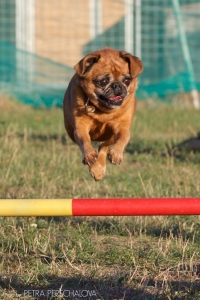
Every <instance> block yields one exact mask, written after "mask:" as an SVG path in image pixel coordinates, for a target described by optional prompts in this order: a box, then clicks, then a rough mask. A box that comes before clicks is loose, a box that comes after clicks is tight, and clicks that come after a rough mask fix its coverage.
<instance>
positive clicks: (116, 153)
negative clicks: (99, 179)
mask: <svg viewBox="0 0 200 300" xmlns="http://www.w3.org/2000/svg"><path fill="white" fill-rule="evenodd" d="M129 140H130V132H129V130H127V128H121V129H120V131H118V132H117V133H116V134H115V143H114V145H113V147H112V148H111V149H110V151H109V152H108V159H109V161H110V162H111V163H112V164H114V165H120V164H121V162H122V160H123V152H124V148H125V147H126V145H127V144H128V142H129Z"/></svg>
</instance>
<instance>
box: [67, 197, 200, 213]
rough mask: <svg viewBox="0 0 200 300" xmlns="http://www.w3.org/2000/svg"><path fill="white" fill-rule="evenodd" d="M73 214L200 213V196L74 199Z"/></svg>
mask: <svg viewBox="0 0 200 300" xmlns="http://www.w3.org/2000/svg"><path fill="white" fill-rule="evenodd" d="M72 215H73V216H152V215H154V216H156V215H200V198H137V199H136V198H121V199H120V198H108V199H100V198H96V199H95V198H94V199H87V198H83V199H73V200H72Z"/></svg>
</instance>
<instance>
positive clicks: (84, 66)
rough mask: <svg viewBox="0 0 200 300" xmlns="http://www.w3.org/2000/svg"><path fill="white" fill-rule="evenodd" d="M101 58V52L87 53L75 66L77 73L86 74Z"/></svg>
mask: <svg viewBox="0 0 200 300" xmlns="http://www.w3.org/2000/svg"><path fill="white" fill-rule="evenodd" d="M99 58H100V54H98V53H91V54H88V55H86V56H85V57H84V58H83V59H81V60H80V61H79V63H78V64H76V65H75V66H74V69H75V71H76V73H77V74H78V75H79V76H84V75H85V74H86V73H87V72H88V71H89V70H90V69H91V68H92V66H93V65H94V64H95V63H97V62H98V60H99Z"/></svg>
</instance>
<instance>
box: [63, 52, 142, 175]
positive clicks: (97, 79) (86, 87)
mask: <svg viewBox="0 0 200 300" xmlns="http://www.w3.org/2000/svg"><path fill="white" fill-rule="evenodd" d="M74 68H75V70H76V74H75V75H74V76H73V78H72V79H71V81H70V83H69V86H68V89H67V91H66V93H65V97H64V103H63V104H64V119H65V128H66V130H67V133H68V134H69V136H70V138H71V139H72V140H73V141H74V142H75V143H77V144H78V145H79V147H80V149H81V152H82V162H83V163H84V164H87V165H89V170H90V174H91V175H92V177H94V179H95V180H101V179H102V178H103V176H104V175H105V172H106V156H107V151H108V148H109V146H111V145H113V146H112V147H111V148H110V150H109V151H108V159H109V161H110V162H111V163H112V164H115V165H119V164H120V163H121V162H122V159H123V151H124V148H125V146H126V145H127V143H128V142H129V139H130V126H131V123H132V118H133V115H134V112H135V106H136V105H135V101H136V100H135V91H136V89H137V76H138V75H139V74H140V73H141V72H142V70H143V65H142V62H141V61H140V60H139V58H137V57H136V56H132V55H131V54H129V53H126V52H124V51H117V50H113V49H110V48H107V47H106V48H105V49H103V50H99V51H96V52H93V53H91V54H88V55H87V56H85V57H84V58H83V59H82V60H81V61H80V62H79V63H78V64H77V65H75V67H74ZM91 141H99V142H101V143H100V145H99V149H98V153H97V152H96V151H95V149H94V148H93V146H92V143H91Z"/></svg>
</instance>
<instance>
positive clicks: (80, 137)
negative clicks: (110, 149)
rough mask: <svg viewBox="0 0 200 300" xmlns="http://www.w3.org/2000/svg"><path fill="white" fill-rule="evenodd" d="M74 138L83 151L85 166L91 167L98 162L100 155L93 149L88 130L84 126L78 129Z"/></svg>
mask: <svg viewBox="0 0 200 300" xmlns="http://www.w3.org/2000/svg"><path fill="white" fill-rule="evenodd" d="M74 138H75V141H76V143H77V144H78V145H79V147H80V149H81V152H82V162H83V164H85V165H89V166H90V165H92V164H94V163H95V162H96V161H97V158H98V154H97V152H96V151H95V149H94V148H93V147H92V144H91V138H90V135H89V133H88V130H87V129H86V128H85V127H84V126H82V127H78V128H76V130H75V132H74Z"/></svg>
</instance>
